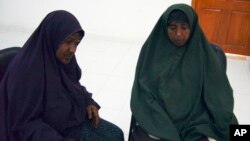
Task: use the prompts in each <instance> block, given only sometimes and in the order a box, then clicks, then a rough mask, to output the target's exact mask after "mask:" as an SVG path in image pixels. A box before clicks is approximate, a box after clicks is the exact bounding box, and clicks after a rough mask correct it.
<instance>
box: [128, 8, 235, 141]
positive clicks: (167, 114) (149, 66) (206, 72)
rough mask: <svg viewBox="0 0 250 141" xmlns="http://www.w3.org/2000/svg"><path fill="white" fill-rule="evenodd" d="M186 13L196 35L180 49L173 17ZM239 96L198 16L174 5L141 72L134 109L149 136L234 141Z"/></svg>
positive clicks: (145, 50) (148, 46)
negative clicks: (171, 30)
mask: <svg viewBox="0 0 250 141" xmlns="http://www.w3.org/2000/svg"><path fill="white" fill-rule="evenodd" d="M175 9H178V10H181V11H183V12H184V13H185V14H186V15H187V17H188V20H189V23H190V30H191V35H190V37H189V40H188V41H187V43H186V44H185V46H184V47H175V46H174V45H173V44H171V42H170V39H169V37H168V35H167V21H168V17H169V14H170V13H171V12H172V11H173V10H175ZM233 105H234V99H233V91H232V88H231V86H230V84H229V81H228V78H227V75H226V72H225V70H224V69H223V67H222V65H220V62H219V59H218V57H217V56H216V54H215V52H214V51H213V50H212V48H211V47H210V44H209V42H208V41H207V39H206V37H205V35H204V33H203V31H202V29H201V27H200V26H199V23H198V17H197V14H196V12H195V11H194V10H193V9H192V7H190V6H188V5H186V4H175V5H172V6H170V7H169V8H168V9H167V10H166V11H165V12H164V13H163V14H162V16H161V17H160V19H159V20H158V22H157V24H156V25H155V27H154V29H153V31H152V32H151V34H150V36H149V37H148V39H147V40H146V42H145V43H144V45H143V47H142V49H141V52H140V56H139V60H138V63H137V67H136V74H135V80H134V84H133V89H132V96H131V110H132V114H133V116H134V117H135V119H136V121H137V122H138V123H139V125H140V126H141V127H142V128H143V129H144V130H145V131H146V132H147V133H149V134H151V135H154V136H156V137H160V138H161V139H163V140H167V141H194V140H198V139H199V138H200V137H202V136H208V137H212V138H214V139H216V140H217V141H227V140H229V125H230V124H237V119H236V118H235V116H234V114H233Z"/></svg>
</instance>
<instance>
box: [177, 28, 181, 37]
mask: <svg viewBox="0 0 250 141" xmlns="http://www.w3.org/2000/svg"><path fill="white" fill-rule="evenodd" d="M176 36H181V29H180V28H177V29H176Z"/></svg>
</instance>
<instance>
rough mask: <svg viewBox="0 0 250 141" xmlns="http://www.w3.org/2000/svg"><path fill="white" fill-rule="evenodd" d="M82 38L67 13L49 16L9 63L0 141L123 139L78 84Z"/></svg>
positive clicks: (0, 99) (0, 106)
mask: <svg viewBox="0 0 250 141" xmlns="http://www.w3.org/2000/svg"><path fill="white" fill-rule="evenodd" d="M83 36H84V31H83V30H82V28H81V26H80V24H79V22H78V20H77V19H76V18H75V17H74V16H73V15H72V14H71V13H69V12H67V11H63V10H60V11H54V12H51V13H50V14H48V15H47V16H46V17H45V19H44V20H43V21H42V22H41V24H40V25H39V27H38V28H37V29H36V30H35V31H34V33H33V34H32V35H31V37H30V38H29V39H28V41H27V42H26V43H25V44H24V46H23V47H22V48H21V50H19V52H18V53H17V55H16V56H15V58H14V59H13V60H12V62H11V63H10V64H9V66H8V69H7V71H6V73H5V75H4V78H3V80H2V82H1V85H0V140H1V141H52V140H53V141H123V140H124V137H123V132H122V131H121V129H120V128H118V127H117V126H115V125H113V124H112V123H109V122H107V121H105V120H103V119H101V118H100V117H99V114H98V110H99V108H100V106H99V105H98V104H97V103H96V102H95V101H94V100H93V99H92V98H91V93H89V92H88V91H87V90H86V88H85V87H84V86H82V85H81V84H80V83H79V80H80V78H81V70H80V68H79V66H78V64H77V62H76V58H75V55H74V54H75V51H76V48H77V45H78V44H79V43H80V41H81V39H82V38H83Z"/></svg>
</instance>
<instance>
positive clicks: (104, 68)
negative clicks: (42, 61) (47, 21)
mask: <svg viewBox="0 0 250 141" xmlns="http://www.w3.org/2000/svg"><path fill="white" fill-rule="evenodd" d="M30 34H31V32H29V31H21V30H15V29H9V28H0V43H1V45H0V49H3V48H6V47H12V46H22V45H23V44H24V43H25V41H26V40H27V39H28V37H29V36H30ZM144 40H145V39H141V40H134V41H132V40H128V39H125V38H124V39H117V38H110V37H102V36H98V35H93V34H88V33H86V36H85V38H84V39H83V41H82V42H81V43H80V45H79V47H78V51H77V54H76V55H77V59H78V64H79V65H80V67H81V68H82V73H83V75H82V79H81V83H82V84H83V85H85V86H86V87H87V89H88V91H90V92H92V93H93V97H94V99H95V100H96V101H97V102H98V103H99V104H100V105H101V107H102V108H101V109H100V115H101V117H102V118H104V119H106V120H108V121H111V122H113V123H115V124H116V125H118V126H119V127H120V128H121V129H122V130H123V132H124V134H125V140H127V138H128V131H129V125H130V116H131V112H130V106H129V105H130V104H129V103H130V94H131V88H132V83H133V79H134V73H135V66H136V63H137V58H138V55H139V52H140V48H141V46H142V44H143V43H144ZM227 60H228V66H227V74H228V78H229V81H230V83H231V85H232V87H233V89H234V98H235V108H234V112H235V114H236V116H237V118H238V120H239V123H240V124H250V102H249V100H250V58H249V57H246V56H237V55H233V54H227Z"/></svg>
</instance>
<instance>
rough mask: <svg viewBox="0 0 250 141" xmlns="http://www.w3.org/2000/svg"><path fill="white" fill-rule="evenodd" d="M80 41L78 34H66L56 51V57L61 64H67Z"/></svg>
mask: <svg viewBox="0 0 250 141" xmlns="http://www.w3.org/2000/svg"><path fill="white" fill-rule="evenodd" d="M80 41H81V36H80V34H72V35H70V36H68V37H67V38H66V39H64V40H63V42H62V43H61V44H60V45H59V48H58V49H57V51H56V58H57V59H58V60H59V61H60V62H61V63H63V64H68V63H69V62H70V61H71V59H72V58H73V56H74V55H75V52H76V47H77V45H78V44H79V42H80Z"/></svg>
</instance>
